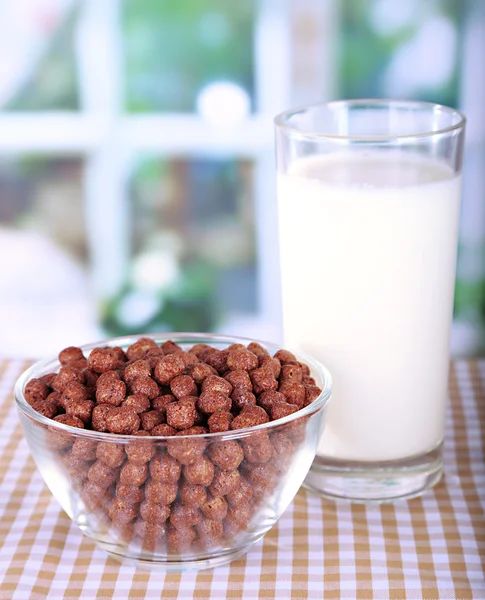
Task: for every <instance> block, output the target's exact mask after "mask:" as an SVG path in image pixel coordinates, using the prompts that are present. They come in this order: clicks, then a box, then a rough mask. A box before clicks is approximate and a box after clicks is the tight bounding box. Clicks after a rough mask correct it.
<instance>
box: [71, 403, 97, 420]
mask: <svg viewBox="0 0 485 600" xmlns="http://www.w3.org/2000/svg"><path fill="white" fill-rule="evenodd" d="M93 408H94V402H93V401H92V400H79V401H77V402H70V403H69V404H68V405H67V406H66V414H68V415H71V416H72V417H77V418H78V419H81V421H82V422H83V423H84V424H85V425H87V424H88V423H89V422H90V421H91V414H92V412H93Z"/></svg>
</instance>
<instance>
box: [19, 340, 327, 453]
mask: <svg viewBox="0 0 485 600" xmlns="http://www.w3.org/2000/svg"><path fill="white" fill-rule="evenodd" d="M140 338H150V339H154V340H160V341H161V342H162V343H163V342H164V341H169V340H172V341H175V342H177V341H178V342H180V343H193V342H196V343H203V341H202V340H205V341H206V342H208V343H210V340H212V341H213V342H214V343H221V344H223V343H238V342H247V343H249V342H256V343H258V344H261V345H263V346H265V347H266V346H267V345H270V346H278V344H275V343H274V342H267V341H262V340H255V339H252V338H246V337H240V336H231V335H221V334H213V333H190V332H187V333H184V332H170V333H158V334H157V333H150V334H139V335H129V336H122V337H116V338H108V339H104V340H100V341H98V342H94V343H90V344H84V345H82V346H79V347H80V348H81V350H83V351H84V350H92V349H93V348H97V347H99V346H100V345H104V346H122V345H123V344H125V345H126V344H128V345H129V343H132V342H135V341H137V340H138V339H140ZM184 340H185V341H184ZM285 349H287V350H289V351H290V352H294V353H295V354H296V357H297V358H298V359H300V358H301V359H303V360H304V361H305V362H307V363H308V364H309V366H310V367H311V368H314V369H315V370H316V371H318V373H319V375H320V376H321V378H322V391H321V393H320V395H319V396H318V397H317V398H315V400H314V401H313V402H311V403H310V404H308V405H307V406H305V407H303V408H301V409H300V410H297V411H296V412H294V413H292V414H290V415H287V416H286V417H283V418H281V419H277V420H275V421H269V422H268V423H263V424H261V425H255V426H252V427H245V428H244V429H234V430H229V431H223V432H215V433H199V434H196V435H150V436H143V437H141V436H136V435H120V434H117V433H110V432H104V431H95V430H92V429H82V428H79V427H72V426H71V425H65V424H64V423H59V422H57V421H54V419H49V418H48V417H45V416H44V415H42V414H40V413H39V412H37V411H36V410H34V408H33V407H32V406H30V404H29V403H28V402H27V400H26V399H25V395H24V388H25V384H26V383H27V381H29V379H31V378H33V377H39V376H41V375H42V374H43V373H42V371H43V370H45V369H47V368H48V367H51V366H52V367H54V368H57V367H59V366H60V362H59V360H58V359H57V357H56V358H47V359H42V360H39V361H37V362H35V363H34V364H33V365H31V366H30V367H29V368H28V369H26V370H25V371H24V372H23V373H22V374H21V375H20V376H19V377H18V379H17V381H16V382H15V387H14V396H15V404H16V406H17V409H18V410H19V411H21V412H22V413H23V414H24V415H26V416H28V417H29V418H31V419H32V420H33V421H35V422H37V423H39V424H41V425H45V426H47V427H49V428H50V429H59V430H60V431H66V432H69V433H70V434H72V435H75V436H79V437H83V438H86V439H91V440H96V441H106V442H113V443H115V442H118V443H129V442H133V441H134V440H152V441H155V442H156V441H160V442H162V441H163V442H166V441H168V440H175V439H179V440H185V439H206V438H209V439H211V440H215V441H216V440H219V439H220V440H224V441H229V440H234V439H239V438H244V437H249V436H251V435H253V434H254V433H255V432H259V431H265V430H271V429H274V428H277V427H279V426H281V425H285V424H287V423H291V422H292V421H295V420H297V419H300V418H304V417H308V416H310V415H312V414H314V413H317V412H319V411H321V410H323V409H324V408H325V406H326V405H327V404H328V401H329V400H330V397H331V394H332V376H331V375H330V373H329V371H328V369H327V368H326V367H324V366H323V365H322V364H321V363H320V362H319V361H317V360H316V359H315V358H313V357H312V356H309V355H308V354H306V353H304V352H301V351H300V350H292V349H291V348H285ZM36 373H37V375H36Z"/></svg>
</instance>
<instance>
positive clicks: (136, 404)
mask: <svg viewBox="0 0 485 600" xmlns="http://www.w3.org/2000/svg"><path fill="white" fill-rule="evenodd" d="M123 406H127V407H129V408H132V409H133V410H134V411H135V412H136V414H137V415H140V414H141V413H144V412H147V411H148V410H150V408H151V405H150V400H149V399H148V397H147V396H145V395H144V394H131V395H130V396H127V397H126V398H125V399H124V400H123Z"/></svg>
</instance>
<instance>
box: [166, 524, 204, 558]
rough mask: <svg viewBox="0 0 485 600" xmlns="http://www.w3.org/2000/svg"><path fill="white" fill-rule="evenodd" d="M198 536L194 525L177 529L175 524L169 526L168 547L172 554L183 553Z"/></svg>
mask: <svg viewBox="0 0 485 600" xmlns="http://www.w3.org/2000/svg"><path fill="white" fill-rule="evenodd" d="M196 537H197V533H196V531H195V529H194V528H193V527H184V528H183V529H180V528H179V529H177V528H176V527H174V526H173V525H170V526H169V527H168V528H167V548H168V551H169V552H170V553H171V554H181V553H183V552H186V551H187V550H189V549H190V547H191V546H192V544H193V543H194V541H195V538H196Z"/></svg>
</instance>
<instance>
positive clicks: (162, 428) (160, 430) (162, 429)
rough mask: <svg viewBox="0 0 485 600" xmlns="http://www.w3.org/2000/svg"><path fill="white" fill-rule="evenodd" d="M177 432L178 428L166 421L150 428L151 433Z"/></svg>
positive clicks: (167, 433) (170, 433)
mask: <svg viewBox="0 0 485 600" xmlns="http://www.w3.org/2000/svg"><path fill="white" fill-rule="evenodd" d="M176 433H177V430H176V429H174V428H173V427H170V425H167V424H166V423H161V424H160V425H156V426H155V427H154V428H153V429H150V435H175V434H176Z"/></svg>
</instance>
